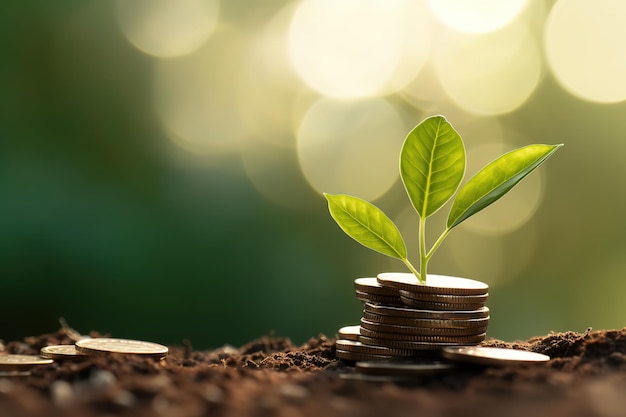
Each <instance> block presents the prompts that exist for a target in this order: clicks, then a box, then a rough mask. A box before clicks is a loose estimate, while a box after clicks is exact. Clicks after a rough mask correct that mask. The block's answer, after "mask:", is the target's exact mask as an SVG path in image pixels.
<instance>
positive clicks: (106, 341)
mask: <svg viewBox="0 0 626 417" xmlns="http://www.w3.org/2000/svg"><path fill="white" fill-rule="evenodd" d="M76 350H77V351H79V352H81V353H84V354H87V355H105V354H110V353H120V354H125V355H140V356H146V357H151V358H157V359H161V358H163V357H165V356H166V355H167V353H168V352H169V349H168V348H167V347H166V346H163V345H160V344H158V343H152V342H144V341H141V340H130V339H113V338H94V339H82V340H79V341H77V342H76Z"/></svg>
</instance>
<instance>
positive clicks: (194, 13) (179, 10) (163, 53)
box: [116, 0, 219, 58]
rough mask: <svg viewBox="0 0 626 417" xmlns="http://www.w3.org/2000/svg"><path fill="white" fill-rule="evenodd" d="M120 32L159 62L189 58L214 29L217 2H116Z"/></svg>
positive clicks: (136, 0)
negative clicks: (182, 57) (178, 57)
mask: <svg viewBox="0 0 626 417" xmlns="http://www.w3.org/2000/svg"><path fill="white" fill-rule="evenodd" d="M116 5H117V18H118V21H119V24H120V27H121V29H122V32H123V33H124V35H125V36H126V38H127V39H128V41H129V42H130V43H132V44H133V45H134V46H135V47H136V48H137V49H139V50H140V51H142V52H145V53H146V54H149V55H154V56H156V57H159V58H171V57H175V56H182V55H186V54H189V53H191V52H193V51H195V50H197V49H198V48H200V47H201V46H202V44H204V43H205V42H206V41H207V39H209V37H210V36H211V34H212V33H213V31H214V30H215V27H216V26H217V22H218V17H219V2H218V0H117V2H116Z"/></svg>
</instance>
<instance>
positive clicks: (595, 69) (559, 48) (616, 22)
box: [545, 0, 626, 103]
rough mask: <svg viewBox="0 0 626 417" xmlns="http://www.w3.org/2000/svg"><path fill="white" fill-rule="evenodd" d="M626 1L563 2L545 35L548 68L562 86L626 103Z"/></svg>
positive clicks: (605, 100) (602, 99)
mask: <svg viewBox="0 0 626 417" xmlns="http://www.w3.org/2000/svg"><path fill="white" fill-rule="evenodd" d="M624 22H626V2H623V1H620V0H598V1H593V2H589V1H584V0H559V1H558V2H557V3H556V5H555V6H554V7H553V8H552V11H551V12H550V16H549V18H548V22H547V24H546V30H545V48H546V54H547V57H548V63H549V65H550V67H551V69H552V71H553V73H554V75H555V77H556V78H557V80H558V81H559V82H560V83H561V85H562V86H563V87H564V88H565V89H566V90H568V91H569V92H570V93H572V94H574V95H576V96H578V97H580V98H583V99H586V100H590V101H596V102H601V103H615V102H619V101H623V100H626V46H625V45H626V44H625V43H624V40H626V25H624Z"/></svg>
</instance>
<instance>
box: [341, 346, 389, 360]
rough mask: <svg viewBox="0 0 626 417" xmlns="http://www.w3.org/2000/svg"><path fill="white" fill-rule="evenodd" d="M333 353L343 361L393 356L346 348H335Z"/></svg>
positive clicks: (382, 358) (379, 358) (380, 358)
mask: <svg viewBox="0 0 626 417" xmlns="http://www.w3.org/2000/svg"><path fill="white" fill-rule="evenodd" d="M335 355H336V356H337V358H339V359H343V360H345V361H355V362H356V361H388V360H391V359H394V358H395V357H394V356H390V355H374V354H369V353H358V352H348V351H347V350H340V349H337V350H335Z"/></svg>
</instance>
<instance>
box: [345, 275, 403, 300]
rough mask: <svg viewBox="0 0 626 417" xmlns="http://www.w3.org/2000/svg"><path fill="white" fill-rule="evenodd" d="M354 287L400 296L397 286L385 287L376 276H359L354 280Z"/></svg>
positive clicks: (378, 293)
mask: <svg viewBox="0 0 626 417" xmlns="http://www.w3.org/2000/svg"><path fill="white" fill-rule="evenodd" d="M354 289H355V290H356V291H360V292H364V293H368V294H376V295H385V296H388V297H399V296H400V294H398V290H397V289H396V288H391V287H383V286H382V285H380V284H379V283H378V280H376V278H357V279H355V280H354Z"/></svg>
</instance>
